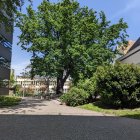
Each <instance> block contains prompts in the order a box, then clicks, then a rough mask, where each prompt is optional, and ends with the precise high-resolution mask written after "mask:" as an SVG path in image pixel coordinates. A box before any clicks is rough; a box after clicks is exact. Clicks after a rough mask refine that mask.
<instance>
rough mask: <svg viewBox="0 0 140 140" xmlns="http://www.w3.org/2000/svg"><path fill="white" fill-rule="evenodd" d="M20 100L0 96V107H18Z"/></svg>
mask: <svg viewBox="0 0 140 140" xmlns="http://www.w3.org/2000/svg"><path fill="white" fill-rule="evenodd" d="M20 101H21V98H17V97H10V96H0V107H8V106H14V105H18V104H19V103H20Z"/></svg>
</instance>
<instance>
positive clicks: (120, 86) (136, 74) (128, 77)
mask: <svg viewBox="0 0 140 140" xmlns="http://www.w3.org/2000/svg"><path fill="white" fill-rule="evenodd" d="M95 79H96V89H97V90H98V91H99V93H100V96H101V101H102V102H103V103H104V104H107V105H111V106H113V107H122V108H123V107H135V106H138V105H139V104H140V96H139V93H140V68H139V67H138V66H136V65H130V64H121V63H116V64H115V65H114V66H113V65H110V66H105V67H100V68H98V69H97V71H96V73H95Z"/></svg>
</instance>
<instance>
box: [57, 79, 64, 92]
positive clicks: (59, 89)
mask: <svg viewBox="0 0 140 140" xmlns="http://www.w3.org/2000/svg"><path fill="white" fill-rule="evenodd" d="M64 83H65V81H64V80H63V79H62V78H57V87H56V94H62V93H63V86H64Z"/></svg>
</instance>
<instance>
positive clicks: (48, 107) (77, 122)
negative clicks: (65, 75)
mask: <svg viewBox="0 0 140 140" xmlns="http://www.w3.org/2000/svg"><path fill="white" fill-rule="evenodd" d="M49 114H51V115H49ZM0 140H140V120H134V119H128V118H120V117H113V116H104V114H101V113H96V112H92V111H87V110H83V109H79V108H72V107H66V106H63V105H59V102H57V101H56V100H53V101H41V100H32V99H25V100H24V101H23V102H22V103H21V104H20V105H18V106H16V107H12V108H8V109H7V108H3V109H0Z"/></svg>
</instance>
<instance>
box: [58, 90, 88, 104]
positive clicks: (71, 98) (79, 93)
mask: <svg viewBox="0 0 140 140" xmlns="http://www.w3.org/2000/svg"><path fill="white" fill-rule="evenodd" d="M60 99H61V101H62V102H64V103H66V105H69V106H78V105H83V104H86V103H87V102H88V99H89V94H88V93H86V92H85V91H84V90H82V89H78V88H76V87H73V88H71V89H70V91H69V92H68V93H66V94H63V95H62V96H61V97H60Z"/></svg>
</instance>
